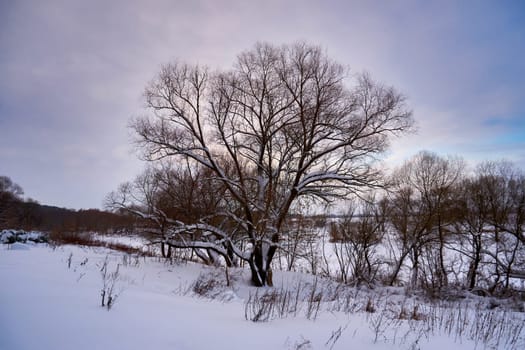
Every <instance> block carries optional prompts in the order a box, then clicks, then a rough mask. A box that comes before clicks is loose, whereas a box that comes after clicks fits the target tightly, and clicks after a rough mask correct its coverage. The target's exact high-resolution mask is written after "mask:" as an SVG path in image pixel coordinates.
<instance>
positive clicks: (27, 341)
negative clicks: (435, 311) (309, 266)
mask: <svg viewBox="0 0 525 350" xmlns="http://www.w3.org/2000/svg"><path fill="white" fill-rule="evenodd" d="M22 245H23V244H21V243H15V244H13V245H10V246H7V245H4V246H0V281H2V282H1V286H0V349H2V350H3V349H6V350H7V349H10V350H23V349H39V350H45V349H50V350H51V349H53V350H55V349H76V350H82V349H90V350H91V349H159V350H162V349H204V348H207V349H231V350H235V349H250V350H256V349H265V350H267V349H299V348H300V349H349V348H352V349H373V350H381V349H385V350H386V349H389V350H391V349H407V348H411V347H412V346H413V348H414V349H418V348H420V349H430V350H434V349H442V348H444V347H446V348H447V350H454V349H474V348H475V347H476V344H475V343H474V342H473V341H470V340H468V339H458V338H457V337H454V336H448V335H446V334H438V333H435V334H430V333H424V334H423V333H421V334H419V335H418V334H416V333H417V332H412V333H410V329H412V328H414V327H416V328H417V322H418V321H406V320H402V321H401V320H399V321H397V323H395V325H394V326H391V327H390V328H388V329H386V328H385V331H382V332H375V331H374V325H375V327H386V325H387V323H386V322H385V323H383V324H381V322H382V320H381V317H383V316H382V315H383V314H382V313H374V314H371V313H365V312H355V313H344V312H340V311H331V312H328V311H321V312H320V313H319V315H318V317H317V319H316V320H312V319H310V320H309V319H307V317H305V315H304V312H302V313H298V314H297V315H296V316H293V315H288V316H286V317H283V318H274V319H272V320H270V321H268V322H258V323H256V322H251V321H249V320H246V319H245V303H246V300H247V299H248V298H249V296H250V295H253V293H254V292H255V291H257V292H260V293H264V292H265V291H271V290H279V288H290V287H293V286H303V288H301V289H304V290H301V292H306V291H307V288H306V286H307V285H311V283H312V280H313V278H312V277H311V276H307V275H301V274H299V273H292V272H287V273H284V272H283V273H281V272H279V271H275V272H274V282H275V284H276V287H275V289H271V288H259V289H256V288H254V287H250V286H249V285H248V283H249V273H248V271H245V270H242V269H231V270H230V274H231V279H232V281H233V287H224V288H222V289H220V288H219V289H218V291H217V293H216V294H215V295H214V298H215V299H213V300H212V299H209V298H206V297H202V296H198V295H196V294H195V293H192V292H191V290H192V288H191V287H192V285H193V284H194V283H195V281H196V280H198V279H203V280H205V279H206V278H208V277H210V276H211V277H212V278H215V279H216V280H220V281H223V280H225V276H224V273H225V271H224V270H223V269H217V268H211V267H206V266H202V265H199V264H194V263H176V264H170V263H166V262H165V261H163V260H160V259H158V258H144V257H136V256H130V255H127V254H123V253H117V252H113V251H110V250H108V249H105V248H83V247H78V246H61V247H57V248H54V249H53V248H51V247H49V246H47V245H44V244H38V245H33V246H31V249H29V250H19V249H13V246H16V247H20V246H22ZM8 247H9V249H8ZM106 257H108V262H109V263H108V264H109V265H108V272H113V271H115V270H116V268H117V265H119V273H120V275H119V277H118V280H117V281H116V287H117V288H116V290H117V292H118V293H119V295H118V298H117V301H116V303H115V305H114V306H113V308H111V310H107V309H106V308H102V307H101V306H100V299H101V296H100V290H101V288H102V285H103V281H102V277H101V273H100V268H101V266H102V263H103V262H104V260H105V259H106ZM68 265H69V267H68ZM384 299H393V298H391V297H385V298H384ZM414 329H415V328H414ZM376 336H377V339H376ZM521 344H523V343H521ZM477 348H478V349H481V348H483V346H481V345H480V344H478V346H477ZM494 348H497V347H494ZM499 348H501V349H503V348H505V347H503V346H500V347H499ZM516 348H519V347H516Z"/></svg>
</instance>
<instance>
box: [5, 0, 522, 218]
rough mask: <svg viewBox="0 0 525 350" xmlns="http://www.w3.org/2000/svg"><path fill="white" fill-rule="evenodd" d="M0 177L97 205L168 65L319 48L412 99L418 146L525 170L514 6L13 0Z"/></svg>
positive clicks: (130, 171) (126, 163) (401, 152)
mask: <svg viewBox="0 0 525 350" xmlns="http://www.w3.org/2000/svg"><path fill="white" fill-rule="evenodd" d="M0 6H1V8H0V16H1V17H0V43H1V47H2V48H3V49H2V51H1V52H0V75H1V76H2V80H0V173H1V174H0V175H3V174H5V175H8V176H11V177H12V178H13V180H14V181H16V182H18V183H20V184H21V185H22V186H23V187H24V188H25V190H26V191H25V192H26V193H27V194H28V195H30V196H32V197H35V198H36V199H39V200H41V201H42V202H47V203H52V204H56V205H60V206H67V207H75V208H80V207H99V206H100V205H101V203H102V200H103V198H104V195H105V194H106V193H107V192H109V191H110V190H112V189H114V188H116V187H117V185H118V183H119V182H122V181H126V180H128V179H130V178H132V177H133V176H134V175H135V174H136V173H138V172H139V169H140V167H141V165H140V163H139V162H138V161H137V160H136V157H135V155H134V154H133V152H132V146H130V144H129V138H130V137H129V130H128V129H127V128H126V126H127V124H128V120H129V118H130V117H131V116H134V115H138V114H141V113H143V112H144V110H143V101H142V97H141V94H142V91H143V89H144V86H145V85H146V83H147V81H149V80H150V79H151V78H152V77H153V76H154V74H155V73H156V72H157V71H158V69H159V66H160V64H162V63H165V62H167V61H169V60H171V59H174V58H179V59H181V60H184V61H189V62H197V63H201V64H206V65H209V66H211V67H212V68H216V67H222V68H225V67H230V66H231V65H232V63H233V61H234V59H235V56H236V55H237V54H238V53H239V52H241V51H242V50H246V49H248V48H250V47H251V46H252V45H253V44H254V43H255V42H256V41H269V42H272V43H276V44H281V43H289V42H293V41H297V40H306V41H308V42H312V43H316V44H320V45H321V46H323V47H324V48H326V50H327V53H328V54H329V55H330V56H332V57H334V58H335V59H337V60H339V61H340V62H342V63H345V64H348V65H349V66H350V68H351V69H352V70H353V71H361V70H363V69H366V70H368V71H369V72H371V73H372V75H373V76H374V77H376V78H377V79H379V80H382V81H384V82H385V83H387V84H392V85H394V86H396V87H397V88H398V89H399V90H400V91H402V92H403V93H405V94H406V95H407V97H408V98H409V100H408V101H409V105H410V106H412V107H413V109H414V113H415V118H416V120H417V121H418V125H419V133H418V134H415V135H410V136H408V137H405V138H402V139H400V140H396V141H394V142H393V145H392V150H391V152H390V153H389V156H388V159H389V161H390V162H392V163H396V162H399V161H401V160H402V159H404V158H405V157H407V156H409V155H411V154H414V153H416V152H417V151H419V150H420V149H430V150H433V151H437V152H441V153H456V154H460V155H464V156H465V157H466V158H472V159H478V158H481V157H482V156H484V157H486V158H493V157H500V156H501V155H505V156H507V157H510V158H512V159H514V160H515V161H517V162H518V163H519V164H520V165H521V166H522V167H525V156H524V154H523V151H521V150H522V149H523V147H522V146H523V144H524V140H523V138H521V137H520V135H525V127H524V126H523V123H520V121H522V120H523V119H525V106H524V102H523V101H525V96H524V94H525V82H524V81H523V76H525V57H524V56H525V52H524V51H525V48H524V47H523V45H522V44H521V43H522V41H523V37H524V34H525V29H524V28H525V25H524V24H523V23H525V21H524V20H523V18H522V17H523V13H525V11H523V10H524V9H523V8H522V7H523V5H519V4H517V5H512V6H516V7H511V5H505V6H503V5H501V4H494V3H492V2H490V1H487V2H484V1H475V2H462V3H460V4H458V3H457V2H455V1H450V2H449V1H427V2H420V1H401V2H391V1H382V2H370V1H313V0H311V1H299V0H292V1H277V0H270V1H265V2H249V1H240V0H238V1H213V0H209V1H207V0H199V1H190V0H185V1H184V0H183V1H170V0H161V1H138V0H132V1H111V2H107V1H98V0H96V1H87V2H86V1H67V0H50V1H45V2H43V1H37V0H34V1H24V0H21V1H16V2H3V3H2V5H0Z"/></svg>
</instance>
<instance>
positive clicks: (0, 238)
mask: <svg viewBox="0 0 525 350" xmlns="http://www.w3.org/2000/svg"><path fill="white" fill-rule="evenodd" d="M15 242H21V243H27V242H33V243H47V242H48V237H47V235H46V234H45V233H43V232H37V231H29V232H26V231H23V230H2V231H0V243H3V244H12V243H15Z"/></svg>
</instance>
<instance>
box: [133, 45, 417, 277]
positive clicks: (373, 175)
mask: <svg viewBox="0 0 525 350" xmlns="http://www.w3.org/2000/svg"><path fill="white" fill-rule="evenodd" d="M349 79H350V77H349V76H348V74H347V72H346V69H345V68H344V67H343V66H342V65H340V64H338V63H336V62H334V61H333V60H331V59H329V58H328V57H326V56H325V54H324V53H323V52H322V50H321V49H319V48H318V47H315V46H310V45H307V44H302V43H301V44H295V45H290V46H282V47H276V46H273V45H269V44H257V45H256V46H255V47H254V48H253V49H252V50H250V51H246V52H244V53H242V54H240V55H239V56H238V59H237V62H236V64H235V66H234V67H233V69H231V70H228V71H219V72H210V71H209V70H208V69H207V68H205V67H200V66H191V65H187V64H182V63H179V62H175V63H172V64H169V65H166V66H164V67H163V68H162V70H161V72H160V73H159V75H158V76H157V78H155V79H154V80H153V81H152V82H151V84H150V85H149V86H148V87H147V89H146V94H145V96H146V102H147V106H148V107H149V109H150V111H151V114H150V115H149V116H145V117H142V118H138V119H136V120H134V122H133V128H134V129H135V131H136V133H137V135H138V140H137V141H138V145H139V147H140V149H141V150H142V153H143V156H144V158H145V159H147V160H150V161H156V160H160V159H165V158H170V159H173V160H177V161H178V162H188V163H189V164H191V166H192V167H193V168H195V167H202V168H204V169H207V171H209V174H210V176H209V181H212V182H213V183H215V184H220V186H222V188H224V194H223V200H222V203H221V204H222V205H221V206H220V209H218V210H217V211H214V212H209V213H207V214H206V215H202V216H201V217H199V218H198V219H192V220H187V221H186V220H176V219H174V220H173V221H172V225H171V226H170V228H169V230H168V235H167V236H166V240H165V242H166V244H169V245H170V246H173V247H178V248H192V249H208V250H211V251H213V252H215V253H217V254H219V255H222V256H227V255H228V253H229V252H228V250H229V251H230V252H232V253H233V254H234V255H235V256H237V257H238V258H240V259H242V260H244V261H247V262H248V264H249V266H250V268H251V271H252V281H253V283H254V285H256V286H262V285H265V284H266V283H267V276H268V272H269V270H270V266H271V262H272V258H273V256H274V253H275V250H276V249H277V248H278V246H279V241H280V234H281V230H282V228H283V225H284V223H285V220H286V218H287V216H288V213H289V211H290V208H291V206H292V205H293V204H294V203H296V201H298V200H300V199H301V198H306V197H310V198H314V199H317V200H323V201H330V200H332V199H334V198H342V197H345V196H347V195H349V194H352V193H355V192H359V191H361V190H362V189H365V188H369V187H377V186H380V185H381V182H380V177H379V172H378V171H376V170H375V169H374V168H373V166H372V164H373V161H374V160H375V159H376V157H377V156H378V155H379V154H381V153H382V152H383V151H384V150H385V149H386V148H387V145H388V140H389V138H390V137H391V136H392V135H396V134H400V133H403V132H405V131H407V130H408V129H409V128H410V127H411V125H412V119H411V113H410V112H409V111H408V110H407V109H406V108H405V103H404V98H403V96H402V95H400V94H399V93H398V92H396V91H395V90H394V89H393V88H391V87H386V86H383V85H381V84H378V83H376V82H374V81H373V80H372V79H371V78H370V77H369V76H368V75H366V74H362V75H359V76H357V78H356V79H355V82H354V84H353V86H352V87H348V86H347V83H349V82H350V80H349ZM197 232H198V234H196V233H197ZM225 247H228V248H225Z"/></svg>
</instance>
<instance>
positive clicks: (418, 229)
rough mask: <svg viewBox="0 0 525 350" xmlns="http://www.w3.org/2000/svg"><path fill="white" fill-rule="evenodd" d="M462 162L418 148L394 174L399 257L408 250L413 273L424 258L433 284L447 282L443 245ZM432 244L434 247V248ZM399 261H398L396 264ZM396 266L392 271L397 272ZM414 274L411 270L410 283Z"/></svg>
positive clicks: (452, 216) (452, 214)
mask: <svg viewBox="0 0 525 350" xmlns="http://www.w3.org/2000/svg"><path fill="white" fill-rule="evenodd" d="M464 167H465V165H464V162H463V160H462V159H460V158H456V157H447V158H444V157H440V156H438V155H436V154H434V153H431V152H426V151H422V152H419V153H418V154H416V155H415V156H414V157H413V158H412V159H410V160H409V161H407V162H405V164H404V165H403V166H401V167H400V168H399V169H398V170H397V171H396V172H395V174H394V178H395V181H394V183H395V188H396V190H395V191H396V194H395V195H394V197H395V200H394V201H393V203H396V204H395V205H394V210H393V212H392V213H393V215H395V222H394V227H396V228H397V229H398V232H399V233H400V236H399V237H400V238H402V242H403V243H402V246H403V248H404V249H402V250H401V252H402V253H401V254H402V255H401V258H403V257H404V256H406V255H405V254H409V252H410V254H411V258H412V265H413V270H414V271H413V273H415V274H417V273H418V270H419V264H420V263H421V258H422V257H423V258H425V259H426V261H427V262H428V264H427V270H428V271H427V275H428V276H429V277H430V278H429V279H427V282H430V284H431V286H432V287H433V288H441V287H444V286H446V285H447V284H448V278H447V276H448V273H449V271H448V270H449V269H447V267H446V266H445V248H446V243H447V237H448V236H450V235H449V232H450V228H451V225H453V224H454V222H455V220H456V214H457V210H456V203H457V202H456V200H455V198H454V189H455V187H454V186H455V185H457V183H458V182H459V181H460V180H461V178H462V176H463V170H464ZM434 246H435V247H436V248H435V249H434ZM400 266H401V265H399V264H398V268H399V267H400ZM397 273H398V270H397V271H396V272H395V274H396V275H397ZM416 278H417V276H416V275H414V274H413V278H412V284H415V283H416Z"/></svg>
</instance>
